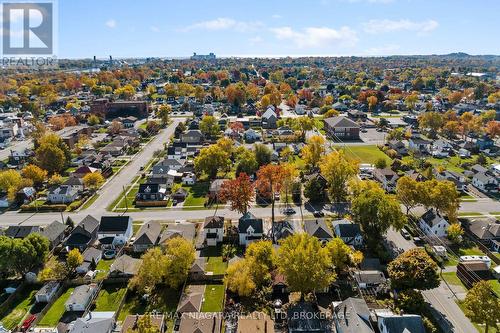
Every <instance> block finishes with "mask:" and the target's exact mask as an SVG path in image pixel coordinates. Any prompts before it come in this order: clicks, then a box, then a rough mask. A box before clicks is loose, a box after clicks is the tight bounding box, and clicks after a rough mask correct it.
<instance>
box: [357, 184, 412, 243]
mask: <svg viewBox="0 0 500 333" xmlns="http://www.w3.org/2000/svg"><path fill="white" fill-rule="evenodd" d="M362 183H363V182H362ZM370 183H373V182H371V181H370ZM351 206H352V207H351V209H352V214H353V218H354V221H355V222H356V223H359V224H360V225H361V228H362V229H363V231H364V234H365V235H366V237H367V243H368V245H369V246H370V247H372V248H375V247H376V246H377V244H379V241H380V239H382V236H383V235H384V234H385V232H386V231H387V229H389V227H391V226H392V227H394V228H396V229H398V230H399V229H401V228H402V227H403V226H404V225H405V224H406V221H407V219H406V216H405V215H404V214H403V213H402V212H401V208H400V204H399V202H398V201H397V200H396V199H395V198H394V196H391V195H388V194H386V193H385V191H384V190H383V189H382V188H381V187H380V186H378V184H376V183H375V184H374V185H371V186H370V187H369V188H368V189H366V190H364V191H361V192H360V193H359V194H358V195H356V196H354V197H353V199H352V203H351Z"/></svg>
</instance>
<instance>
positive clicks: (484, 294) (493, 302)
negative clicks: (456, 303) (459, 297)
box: [463, 281, 500, 333]
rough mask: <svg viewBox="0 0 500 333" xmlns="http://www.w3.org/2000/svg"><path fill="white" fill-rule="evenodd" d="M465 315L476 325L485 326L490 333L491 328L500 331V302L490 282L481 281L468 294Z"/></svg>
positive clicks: (465, 302)
mask: <svg viewBox="0 0 500 333" xmlns="http://www.w3.org/2000/svg"><path fill="white" fill-rule="evenodd" d="M463 305H464V313H465V315H466V316H467V317H468V318H469V319H470V320H471V321H472V322H473V323H476V324H480V325H484V331H485V332H486V333H488V330H489V328H490V327H494V328H495V330H497V331H498V324H497V323H498V321H500V301H499V300H498V297H497V296H496V295H495V294H494V293H493V290H492V289H491V285H490V284H489V282H488V281H479V282H478V283H476V284H474V286H473V287H472V288H471V289H470V290H469V291H468V292H467V295H466V296H465V300H464V303H463Z"/></svg>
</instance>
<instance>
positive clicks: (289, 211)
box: [283, 207, 295, 215]
mask: <svg viewBox="0 0 500 333" xmlns="http://www.w3.org/2000/svg"><path fill="white" fill-rule="evenodd" d="M283 214H285V215H293V214H295V209H293V208H292V207H287V208H285V209H283Z"/></svg>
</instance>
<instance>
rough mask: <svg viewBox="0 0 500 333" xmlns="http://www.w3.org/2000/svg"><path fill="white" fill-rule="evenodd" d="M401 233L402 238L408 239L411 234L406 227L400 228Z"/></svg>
mask: <svg viewBox="0 0 500 333" xmlns="http://www.w3.org/2000/svg"><path fill="white" fill-rule="evenodd" d="M401 235H402V236H403V237H404V239H406V240H410V239H411V235H410V233H409V232H408V230H406V229H404V228H403V229H401Z"/></svg>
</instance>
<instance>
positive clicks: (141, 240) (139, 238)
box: [134, 221, 162, 245]
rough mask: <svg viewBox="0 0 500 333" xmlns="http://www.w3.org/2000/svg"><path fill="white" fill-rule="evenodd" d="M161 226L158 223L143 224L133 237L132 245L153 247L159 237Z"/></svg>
mask: <svg viewBox="0 0 500 333" xmlns="http://www.w3.org/2000/svg"><path fill="white" fill-rule="evenodd" d="M161 229H162V226H161V224H160V223H159V222H156V221H149V222H146V223H144V224H143V225H142V226H141V228H140V229H139V231H138V232H137V234H136V236H135V241H134V245H136V244H150V245H155V244H156V243H157V242H158V238H159V237H160V233H161Z"/></svg>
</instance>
